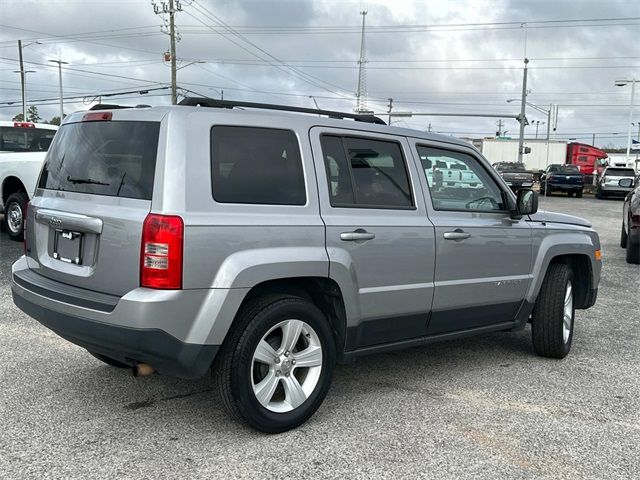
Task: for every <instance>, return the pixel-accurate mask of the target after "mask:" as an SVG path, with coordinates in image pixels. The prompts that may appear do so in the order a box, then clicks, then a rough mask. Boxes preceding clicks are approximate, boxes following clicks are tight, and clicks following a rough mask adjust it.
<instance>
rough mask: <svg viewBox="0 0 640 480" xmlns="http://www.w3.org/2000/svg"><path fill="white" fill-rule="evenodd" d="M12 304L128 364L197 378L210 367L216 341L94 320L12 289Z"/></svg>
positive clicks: (70, 338) (66, 335)
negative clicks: (202, 342) (210, 342)
mask: <svg viewBox="0 0 640 480" xmlns="http://www.w3.org/2000/svg"><path fill="white" fill-rule="evenodd" d="M12 294H13V301H14V303H15V304H16V306H17V307H18V308H19V309H20V310H22V311H23V312H24V313H26V314H27V315H29V316H30V317H32V318H34V319H36V320H37V321H38V322H40V323H41V324H42V325H44V326H45V327H47V328H49V329H51V330H52V331H53V332H55V333H57V334H58V335H60V336H61V337H62V338H64V339H65V340H68V341H70V342H71V343H75V344H76V345H79V346H81V347H83V348H86V349H87V350H89V351H90V352H94V353H101V354H103V355H106V356H107V357H110V358H112V359H114V360H117V361H119V362H121V363H125V364H128V365H131V366H133V365H135V364H137V363H148V364H149V365H152V366H153V367H154V368H155V369H156V371H157V372H158V373H161V374H163V375H168V376H171V377H180V378H198V377H201V376H203V375H204V374H205V373H206V372H207V371H208V370H209V368H210V367H211V364H212V362H213V359H214V358H215V356H216V354H217V353H218V349H219V348H220V347H219V346H218V345H196V344H189V343H183V342H181V341H180V340H178V339H176V338H175V337H172V336H171V335H169V334H168V333H166V332H163V331H162V330H141V329H135V328H127V327H120V326H115V325H109V324H105V323H99V322H94V321H91V320H87V319H85V318H80V317H74V316H72V315H68V314H65V313H60V312H56V311H52V310H49V309H46V308H45V307H42V306H41V305H38V304H36V303H34V302H32V301H29V300H28V299H27V298H25V296H23V295H21V294H20V292H18V291H17V289H15V288H13V289H12Z"/></svg>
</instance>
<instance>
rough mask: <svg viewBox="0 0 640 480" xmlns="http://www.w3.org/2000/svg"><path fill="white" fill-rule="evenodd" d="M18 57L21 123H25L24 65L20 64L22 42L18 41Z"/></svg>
mask: <svg viewBox="0 0 640 480" xmlns="http://www.w3.org/2000/svg"><path fill="white" fill-rule="evenodd" d="M18 57H19V59H20V89H21V90H22V121H23V122H26V121H27V99H26V98H25V92H24V82H25V78H24V77H25V73H24V63H23V62H22V40H18Z"/></svg>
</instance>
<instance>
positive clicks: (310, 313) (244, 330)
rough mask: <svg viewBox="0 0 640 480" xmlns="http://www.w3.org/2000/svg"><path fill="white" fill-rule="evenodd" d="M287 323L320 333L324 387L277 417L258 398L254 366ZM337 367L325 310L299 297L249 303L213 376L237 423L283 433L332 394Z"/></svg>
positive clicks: (319, 385)
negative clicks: (273, 333)
mask: <svg viewBox="0 0 640 480" xmlns="http://www.w3.org/2000/svg"><path fill="white" fill-rule="evenodd" d="M287 319H299V320H302V321H303V322H305V323H307V324H308V325H309V326H311V327H312V328H313V329H314V330H315V332H316V334H317V335H318V337H319V339H320V344H321V346H322V369H321V373H320V377H319V379H318V383H317V384H316V386H315V388H314V389H313V391H312V392H311V393H310V394H309V395H308V397H307V399H306V400H305V401H304V403H302V405H300V406H299V407H297V408H295V409H294V410H292V411H289V412H286V413H276V412H273V411H271V410H268V409H267V408H265V407H264V406H263V405H262V404H261V403H260V402H259V401H258V399H257V398H256V396H255V394H254V392H253V387H252V377H251V375H253V373H252V369H251V366H252V359H253V354H254V351H255V349H256V347H257V345H258V343H259V342H260V341H261V339H262V337H263V336H264V335H265V334H267V332H268V331H269V330H270V329H272V328H273V327H274V326H276V325H277V324H278V323H279V322H281V321H283V320H287ZM335 362H336V345H335V339H334V336H333V333H332V330H331V328H330V326H329V322H328V320H327V318H326V317H325V315H324V314H323V313H322V312H321V311H320V309H318V308H317V307H316V306H315V305H314V304H313V303H311V302H309V301H307V300H305V299H302V298H299V297H291V296H281V295H268V296H264V297H259V298H257V299H254V300H252V301H250V302H248V303H247V305H245V306H244V307H243V308H242V309H241V311H240V312H239V313H238V315H237V317H236V319H235V320H234V326H233V327H232V329H231V330H230V331H229V333H228V334H227V338H226V339H225V341H224V343H223V345H222V348H221V349H220V352H218V355H217V357H216V361H215V364H214V369H213V372H214V380H215V383H216V384H217V387H218V390H219V392H220V397H221V399H222V403H223V405H224V407H225V409H226V410H227V411H228V412H229V414H230V415H231V416H232V417H233V418H235V419H236V420H239V421H242V422H245V423H246V424H248V425H249V426H250V427H252V428H254V429H256V430H259V431H262V432H266V433H280V432H285V431H287V430H291V429H292V428H295V427H297V426H299V425H301V424H302V423H304V422H305V421H307V420H308V419H309V418H310V417H311V416H312V415H313V414H314V413H315V411H316V410H317V409H318V407H319V406H320V404H321V403H322V401H323V400H324V398H325V396H326V395H327V392H328V391H329V386H330V385H331V379H332V377H333V370H334V367H335Z"/></svg>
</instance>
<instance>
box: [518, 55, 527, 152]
mask: <svg viewBox="0 0 640 480" xmlns="http://www.w3.org/2000/svg"><path fill="white" fill-rule="evenodd" d="M528 63H529V59H528V58H525V59H524V70H523V73H522V99H521V101H520V115H519V118H518V121H519V122H520V135H519V136H518V163H523V161H522V155H523V153H524V124H525V122H526V121H527V119H526V107H527V64H528Z"/></svg>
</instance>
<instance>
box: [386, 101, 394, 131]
mask: <svg viewBox="0 0 640 480" xmlns="http://www.w3.org/2000/svg"><path fill="white" fill-rule="evenodd" d="M392 108H393V98H389V110H387V112H388V113H389V121H388V122H387V125H391V109H392Z"/></svg>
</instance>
